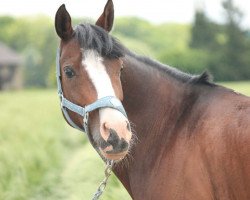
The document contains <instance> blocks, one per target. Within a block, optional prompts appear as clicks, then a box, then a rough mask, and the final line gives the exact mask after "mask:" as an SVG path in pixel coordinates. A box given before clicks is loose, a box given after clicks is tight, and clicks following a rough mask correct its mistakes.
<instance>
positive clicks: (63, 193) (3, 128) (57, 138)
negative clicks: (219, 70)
mask: <svg viewBox="0 0 250 200" xmlns="http://www.w3.org/2000/svg"><path fill="white" fill-rule="evenodd" d="M223 85H226V86H228V87H231V88H233V89H235V90H236V91H239V92H243V93H244V94H246V95H249V96H250V82H242V83H223ZM103 169H104V164H103V162H102V161H101V160H100V158H99V157H98V155H97V154H96V153H95V151H94V150H93V148H92V147H91V146H90V145H89V143H88V141H87V139H86V137H85V136H84V135H82V134H81V133H80V132H78V131H76V130H74V129H72V128H70V127H69V126H68V125H66V123H65V122H64V119H63V118H62V115H61V113H60V109H59V102H58V98H57V95H56V91H55V90H26V91H20V92H1V93H0V199H1V200H2V199H3V200H40V199H41V200H44V199H46V200H57V199H58V200H59V199H60V200H66V199H67V200H80V199H83V200H85V199H86V200H87V199H91V197H92V195H93V193H94V192H95V190H96V188H97V186H98V185H99V183H100V181H101V180H102V179H103V176H104V175H103ZM102 199H103V200H112V199H113V200H115V199H116V200H117V199H119V200H129V199H131V198H130V197H129V196H128V194H127V193H126V191H125V190H124V188H123V187H122V185H121V184H120V183H119V181H118V180H117V179H116V177H115V176H114V175H112V176H111V179H110V182H109V184H108V186H107V189H106V192H105V193H104V196H103V198H102Z"/></svg>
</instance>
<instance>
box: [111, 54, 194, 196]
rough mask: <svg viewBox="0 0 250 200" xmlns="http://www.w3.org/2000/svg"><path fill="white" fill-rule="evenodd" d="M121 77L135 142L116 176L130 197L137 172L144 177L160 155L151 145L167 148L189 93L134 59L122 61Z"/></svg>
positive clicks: (176, 83) (169, 78)
mask: <svg viewBox="0 0 250 200" xmlns="http://www.w3.org/2000/svg"><path fill="white" fill-rule="evenodd" d="M122 73H123V74H122V77H121V80H122V86H123V94H124V99H123V105H124V107H125V110H126V112H127V114H128V118H129V120H130V121H131V123H132V128H134V129H135V134H136V138H138V141H137V142H136V144H135V146H134V147H133V148H132V150H131V157H132V159H131V161H128V162H129V164H128V166H127V167H126V165H125V166H122V167H119V166H118V167H117V168H116V169H115V173H116V175H117V176H118V178H119V179H120V180H121V182H122V183H123V184H124V186H125V187H126V189H127V190H128V192H129V193H130V194H131V195H132V192H131V189H130V187H134V186H133V183H132V182H133V181H132V180H131V179H132V178H133V177H134V175H135V174H136V173H137V172H138V171H140V172H139V173H144V175H145V176H146V174H147V169H150V165H152V163H153V162H154V161H155V160H156V159H157V156H158V155H160V151H162V150H163V149H161V148H160V147H157V148H155V145H154V144H161V147H166V146H167V145H168V142H170V138H171V130H172V129H173V127H174V126H175V122H176V121H177V118H178V117H179V116H178V115H179V113H182V111H181V109H184V108H183V107H182V106H181V105H182V104H183V101H185V97H186V96H187V95H189V94H190V92H189V90H188V89H187V88H186V86H185V85H187V84H184V83H183V82H182V81H180V80H177V79H176V78H174V77H171V75H168V74H167V73H163V72H162V71H160V70H159V69H157V68H155V67H153V66H150V65H149V64H147V63H145V62H143V61H142V60H139V59H137V58H136V57H133V56H126V57H125V59H124V71H123V72H122ZM133 125H134V126H133ZM163 138H164V140H163ZM163 142H164V143H163ZM145 158H146V159H145ZM121 165H123V163H121ZM143 170H145V171H143ZM142 182H143V181H142ZM131 184H132V185H131Z"/></svg>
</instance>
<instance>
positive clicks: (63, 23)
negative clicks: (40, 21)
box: [55, 4, 74, 40]
mask: <svg viewBox="0 0 250 200" xmlns="http://www.w3.org/2000/svg"><path fill="white" fill-rule="evenodd" d="M55 29H56V32H57V35H58V36H59V37H60V38H61V39H62V40H68V39H70V38H71V37H72V35H73V32H74V31H73V28H72V25H71V17H70V15H69V13H68V11H67V10H66V8H65V5H64V4H62V5H61V6H60V7H59V8H58V10H57V12H56V17H55Z"/></svg>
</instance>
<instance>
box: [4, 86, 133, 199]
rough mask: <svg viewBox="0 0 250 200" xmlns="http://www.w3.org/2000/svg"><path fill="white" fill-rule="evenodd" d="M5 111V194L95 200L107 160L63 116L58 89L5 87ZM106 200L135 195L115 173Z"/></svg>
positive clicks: (34, 197)
mask: <svg viewBox="0 0 250 200" xmlns="http://www.w3.org/2000/svg"><path fill="white" fill-rule="evenodd" d="M17 100H18V101H17ZM0 110H1V112H0V121H1V123H0V133H1V134H0V144H1V145H0V160H1V162H0V199H4V200H29V199H30V200H31V199H37V200H39V199H41V200H42V199H46V200H49V199H51V200H57V199H58V200H59V199H60V200H63V199H65V200H66V199H67V200H73V199H91V198H90V197H91V196H92V195H93V193H94V192H95V190H96V188H97V187H98V185H99V183H100V181H101V180H102V179H103V178H104V164H103V162H102V161H101V159H100V158H99V156H98V155H97V153H96V152H95V151H94V150H93V148H92V146H91V145H90V144H89V143H88V142H87V139H86V136H85V135H83V134H82V133H80V132H79V131H76V130H74V129H72V128H70V127H69V126H68V125H67V124H66V122H65V121H64V119H63V117H62V114H61V111H60V108H59V102H58V97H57V95H56V91H55V90H47V91H45V90H29V91H23V92H2V93H0ZM103 199H104V200H105V199H106V200H112V199H121V200H128V199H130V198H129V196H128V194H127V193H126V192H125V190H124V188H123V187H122V186H121V184H120V183H119V181H118V180H117V179H116V178H115V176H114V175H112V176H111V179H110V182H109V184H108V186H107V191H106V192H105V194H104V197H103Z"/></svg>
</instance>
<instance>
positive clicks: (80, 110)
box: [56, 49, 127, 133]
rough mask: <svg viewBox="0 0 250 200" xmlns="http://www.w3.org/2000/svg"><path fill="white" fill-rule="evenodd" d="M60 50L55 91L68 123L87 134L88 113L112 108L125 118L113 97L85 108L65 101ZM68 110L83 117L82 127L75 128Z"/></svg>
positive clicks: (98, 100) (123, 111)
mask: <svg viewBox="0 0 250 200" xmlns="http://www.w3.org/2000/svg"><path fill="white" fill-rule="evenodd" d="M59 60H60V49H58V50H57V55H56V81H57V89H58V95H59V97H60V101H61V109H62V112H63V114H64V116H65V118H66V120H67V121H68V123H69V124H70V125H71V126H72V127H74V128H76V129H78V130H80V131H83V132H85V133H86V132H88V113H90V112H92V111H94V110H97V109H100V108H113V109H115V110H118V111H120V112H121V113H122V114H123V115H124V116H125V117H126V118H127V114H126V111H125V109H124V107H123V105H122V103H121V101H120V100H119V99H117V98H116V97H114V96H107V97H103V98H101V99H97V100H96V101H95V102H94V103H92V104H89V105H86V106H85V107H82V106H79V105H77V104H74V103H72V102H71V101H69V100H68V99H66V98H65V97H64V96H63V91H62V83H61V72H60V62H59ZM68 110H70V111H72V112H75V113H77V114H79V115H80V116H82V117H83V119H84V120H83V126H82V127H79V126H77V125H76V124H75V123H74V122H73V121H72V119H71V118H70V116H69V114H68Z"/></svg>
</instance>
